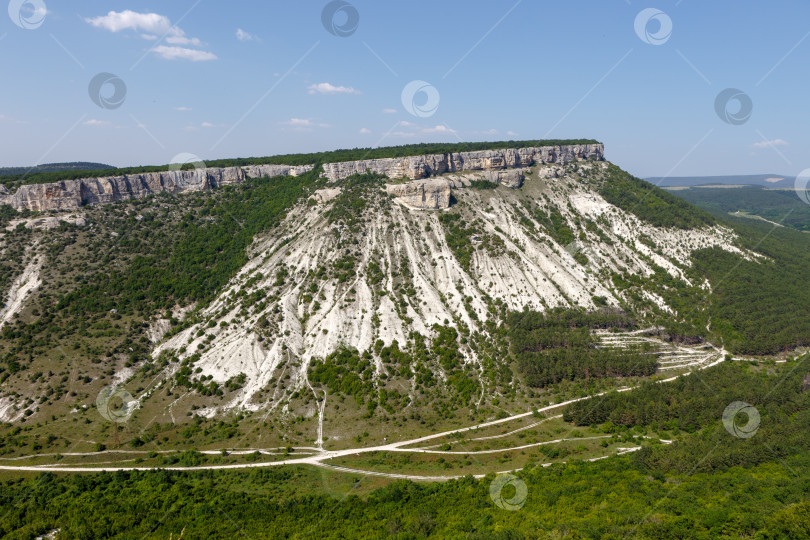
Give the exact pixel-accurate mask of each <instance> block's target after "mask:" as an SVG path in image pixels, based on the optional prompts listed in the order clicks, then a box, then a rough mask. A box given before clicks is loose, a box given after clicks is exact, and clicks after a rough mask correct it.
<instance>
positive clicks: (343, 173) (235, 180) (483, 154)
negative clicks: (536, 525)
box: [0, 144, 604, 211]
mask: <svg viewBox="0 0 810 540" xmlns="http://www.w3.org/2000/svg"><path fill="white" fill-rule="evenodd" d="M585 159H590V160H598V161H601V160H603V159H604V147H603V145H601V144H582V145H570V146H543V147H530V148H505V149H501V150H484V151H479V152H453V153H448V154H431V155H425V156H409V157H402V158H387V159H369V160H361V161H347V162H342V163H326V164H325V165H324V166H323V167H324V176H325V177H326V178H328V179H329V180H330V181H332V182H334V181H337V180H342V179H344V178H347V177H349V176H351V175H353V174H363V173H365V172H366V171H368V170H370V171H371V172H374V173H377V174H382V175H385V176H387V177H389V178H410V179H412V180H417V179H422V178H428V177H430V176H436V175H440V174H446V173H462V172H465V173H469V172H475V171H480V172H484V173H487V174H485V175H484V176H481V177H480V178H481V179H484V180H488V181H491V182H496V183H500V184H504V185H508V186H511V187H519V186H520V185H521V182H522V181H523V178H522V174H520V173H516V172H513V171H511V170H509V169H515V168H521V167H529V166H532V165H535V164H545V163H559V164H564V163H568V162H571V161H577V160H585ZM311 169H312V165H301V166H289V165H249V166H245V167H225V168H207V169H198V170H191V171H164V172H155V173H142V174H127V175H123V176H105V177H102V178H82V179H79V180H65V181H62V182H56V183H53V184H34V185H25V186H21V187H20V188H18V189H17V191H16V192H14V193H9V192H8V191H7V190H6V189H5V188H2V186H0V188H1V189H0V204H8V205H11V206H12V207H14V208H15V209H16V210H24V209H27V210H33V211H51V210H54V211H69V210H76V209H77V208H79V207H81V206H84V205H86V204H105V203H111V202H115V201H123V200H128V199H138V198H141V197H146V196H148V195H152V194H154V193H161V192H164V191H165V192H169V193H173V194H178V193H187V192H192V191H205V190H209V189H213V188H216V187H219V186H226V185H230V184H239V183H241V182H243V181H244V180H245V178H260V177H264V176H282V175H292V176H297V175H299V174H302V173H304V172H307V171H309V170H311ZM466 176H469V175H466ZM464 178H465V175H460V176H459V179H457V181H462V182H463V181H464ZM467 183H468V184H469V182H467ZM445 187H446V186H445ZM445 187H443V186H441V185H439V184H434V183H428V184H421V185H414V186H411V187H410V188H396V190H399V191H397V193H399V192H400V191H402V190H405V191H402V193H405V195H403V196H402V197H404V199H403V200H404V201H405V202H406V203H408V204H410V202H418V200H419V198H420V197H421V198H422V201H423V202H422V203H421V204H419V205H414V206H415V207H418V208H434V207H435V208H446V207H447V206H448V205H449V200H450V199H449V196H450V194H449V188H447V190H448V191H447V193H444V192H443V190H445ZM450 187H452V186H450ZM408 189H411V190H416V191H413V192H410V191H407V190H408ZM396 190H395V191H396ZM419 190H421V192H420V193H421V195H420V194H419V193H417V191H419ZM437 190H438V191H437ZM397 196H398V197H400V195H397ZM408 201H410V202H408Z"/></svg>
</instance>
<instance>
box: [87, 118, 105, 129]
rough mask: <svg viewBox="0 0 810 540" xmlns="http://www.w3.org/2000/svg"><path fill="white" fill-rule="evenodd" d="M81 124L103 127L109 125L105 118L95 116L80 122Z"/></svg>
mask: <svg viewBox="0 0 810 540" xmlns="http://www.w3.org/2000/svg"><path fill="white" fill-rule="evenodd" d="M82 124H83V125H85V126H94V127H104V126H109V125H110V123H109V122H107V121H106V120H96V119H95V118H91V119H90V120H87V121H86V122H82Z"/></svg>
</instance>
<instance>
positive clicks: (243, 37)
mask: <svg viewBox="0 0 810 540" xmlns="http://www.w3.org/2000/svg"><path fill="white" fill-rule="evenodd" d="M236 39H238V40H239V41H261V40H260V39H259V38H258V37H256V36H254V35H253V34H251V33H250V32H245V31H244V30H242V29H241V28H237V29H236Z"/></svg>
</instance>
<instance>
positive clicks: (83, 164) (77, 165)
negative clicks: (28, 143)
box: [0, 161, 115, 176]
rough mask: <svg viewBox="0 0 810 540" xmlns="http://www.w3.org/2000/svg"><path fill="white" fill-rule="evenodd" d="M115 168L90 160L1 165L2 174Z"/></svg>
mask: <svg viewBox="0 0 810 540" xmlns="http://www.w3.org/2000/svg"><path fill="white" fill-rule="evenodd" d="M114 168H115V167H113V166H112V165H106V164H104V163H92V162H88V161H74V162H71V163H43V164H42V165H34V166H32V167H0V176H9V175H13V174H33V173H46V172H63V171H102V170H107V169H114Z"/></svg>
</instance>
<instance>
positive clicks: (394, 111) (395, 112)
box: [383, 109, 397, 114]
mask: <svg viewBox="0 0 810 540" xmlns="http://www.w3.org/2000/svg"><path fill="white" fill-rule="evenodd" d="M383 113H384V114H397V110H396V109H383Z"/></svg>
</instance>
